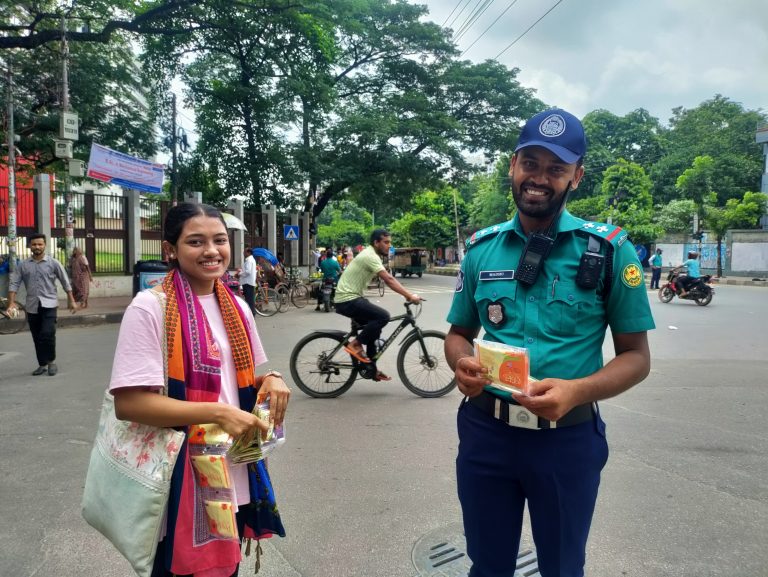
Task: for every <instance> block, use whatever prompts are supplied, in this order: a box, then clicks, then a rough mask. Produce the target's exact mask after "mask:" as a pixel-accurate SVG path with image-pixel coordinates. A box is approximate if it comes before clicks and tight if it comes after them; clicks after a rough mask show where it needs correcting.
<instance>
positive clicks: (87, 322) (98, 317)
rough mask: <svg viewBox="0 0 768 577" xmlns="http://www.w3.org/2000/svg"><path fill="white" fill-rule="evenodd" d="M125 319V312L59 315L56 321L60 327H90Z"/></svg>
mask: <svg viewBox="0 0 768 577" xmlns="http://www.w3.org/2000/svg"><path fill="white" fill-rule="evenodd" d="M122 320H123V312H122V311H120V312H114V313H91V314H80V315H70V316H61V315H60V316H59V318H58V319H57V321H56V325H57V327H58V328H61V329H65V328H71V327H90V326H94V325H103V324H114V323H119V322H121V321H122Z"/></svg>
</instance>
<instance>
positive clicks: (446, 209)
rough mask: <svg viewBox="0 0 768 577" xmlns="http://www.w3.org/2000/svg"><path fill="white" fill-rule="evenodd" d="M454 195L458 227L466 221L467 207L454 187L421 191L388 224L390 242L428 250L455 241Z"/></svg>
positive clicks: (453, 243)
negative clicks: (400, 215)
mask: <svg viewBox="0 0 768 577" xmlns="http://www.w3.org/2000/svg"><path fill="white" fill-rule="evenodd" d="M454 199H455V200H456V212H457V214H458V219H459V220H458V225H459V227H460V228H461V227H462V226H464V225H466V223H467V220H468V218H469V211H468V210H467V207H466V204H465V203H464V199H463V198H462V197H461V196H460V195H459V194H458V191H456V190H455V189H453V188H450V187H449V188H444V189H442V190H440V191H431V190H428V191H424V192H422V193H419V194H417V195H415V196H414V197H413V199H412V201H411V210H410V211H408V212H406V213H405V214H404V215H403V216H402V217H401V218H399V219H397V220H396V221H394V222H392V223H391V224H390V227H389V229H390V232H391V233H392V242H393V244H394V245H395V246H423V247H426V248H428V249H430V250H431V249H435V248H438V247H443V246H451V245H456V243H457V239H456V224H457V223H456V219H455V218H454V205H453V203H454ZM449 215H450V216H449Z"/></svg>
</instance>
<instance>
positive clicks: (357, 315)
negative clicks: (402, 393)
mask: <svg viewBox="0 0 768 577" xmlns="http://www.w3.org/2000/svg"><path fill="white" fill-rule="evenodd" d="M391 244H392V237H391V236H390V234H389V232H387V231H386V230H385V229H383V228H377V229H376V230H374V231H373V232H372V233H371V245H370V246H368V247H366V248H365V249H364V250H363V251H361V252H360V254H358V255H357V256H356V257H355V258H354V259H353V260H352V262H351V263H350V264H349V265H348V266H347V268H346V269H345V270H344V274H343V275H341V280H340V281H339V285H338V287H337V288H336V301H335V302H336V312H337V313H339V314H340V315H343V316H345V317H349V318H351V319H352V320H353V321H355V322H356V323H358V324H360V325H364V326H363V329H362V330H361V331H360V333H359V334H358V335H357V338H356V339H352V340H350V341H349V344H348V345H346V346H345V347H344V349H345V350H346V351H347V352H348V353H349V354H350V355H352V356H353V357H355V358H356V359H357V360H358V361H360V362H363V363H370V362H372V361H371V357H373V356H374V355H375V354H376V340H377V339H378V338H379V337H380V336H381V329H382V328H384V326H385V325H386V324H387V323H388V322H389V312H387V311H386V310H384V309H383V308H381V307H378V306H376V305H375V304H373V303H371V302H369V301H368V299H366V298H364V297H363V294H364V292H365V289H366V288H367V287H368V283H370V282H371V280H373V279H374V278H376V277H377V276H378V277H379V278H380V279H381V280H382V281H383V282H384V283H385V284H386V285H387V286H388V287H389V288H391V289H392V290H393V291H395V292H396V293H398V294H400V295H402V296H403V297H405V300H407V301H410V302H412V303H415V304H418V303H419V302H421V299H420V298H419V296H418V295H416V294H413V293H411V292H410V291H408V289H406V288H405V287H404V286H403V285H401V284H400V283H399V282H398V281H397V280H396V279H395V277H393V276H392V275H391V274H389V272H387V269H385V268H384V264H383V263H382V262H381V257H382V256H385V255H387V254H389V247H390V246H391ZM375 380H377V381H389V380H391V377H388V376H387V375H385V374H384V373H382V372H381V371H377V373H376V378H375Z"/></svg>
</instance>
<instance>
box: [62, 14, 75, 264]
mask: <svg viewBox="0 0 768 577" xmlns="http://www.w3.org/2000/svg"><path fill="white" fill-rule="evenodd" d="M68 60H69V44H68V43H67V19H66V18H65V17H62V18H61V114H62V116H64V114H65V113H67V112H69V111H70V106H69V71H68V69H67V64H68ZM70 158H71V154H70ZM65 160H66V159H65ZM64 214H65V215H66V219H67V220H66V224H65V227H64V242H65V247H66V248H65V250H66V257H67V259H68V258H69V257H70V256H71V255H72V249H73V248H74V247H75V214H74V210H73V208H72V189H71V183H70V181H69V166H67V170H65V171H64Z"/></svg>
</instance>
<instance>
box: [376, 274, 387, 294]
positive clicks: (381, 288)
mask: <svg viewBox="0 0 768 577" xmlns="http://www.w3.org/2000/svg"><path fill="white" fill-rule="evenodd" d="M386 287H387V283H385V282H384V281H383V280H381V277H376V289H377V290H378V291H379V296H380V297H383V296H384V289H385V288H386Z"/></svg>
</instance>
